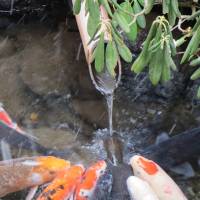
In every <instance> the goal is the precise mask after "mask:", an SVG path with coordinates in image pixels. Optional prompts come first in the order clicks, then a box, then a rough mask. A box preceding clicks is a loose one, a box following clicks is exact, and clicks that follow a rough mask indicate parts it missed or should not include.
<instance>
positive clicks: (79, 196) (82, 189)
mask: <svg viewBox="0 0 200 200" xmlns="http://www.w3.org/2000/svg"><path fill="white" fill-rule="evenodd" d="M106 167H107V164H106V162H105V161H104V160H101V161H98V162H97V163H95V164H93V165H92V166H90V167H89V168H88V169H87V170H86V172H85V174H84V176H83V180H82V182H81V183H80V184H79V185H78V186H77V189H76V193H75V199H76V200H89V199H90V198H91V197H92V195H93V192H94V189H95V187H96V184H97V181H98V180H99V178H100V176H101V175H103V174H104V172H105V170H106Z"/></svg>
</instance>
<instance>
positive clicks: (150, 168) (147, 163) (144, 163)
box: [138, 157, 158, 175]
mask: <svg viewBox="0 0 200 200" xmlns="http://www.w3.org/2000/svg"><path fill="white" fill-rule="evenodd" d="M138 162H139V163H140V164H141V167H142V168H143V169H144V170H145V171H146V172H147V173H148V174H149V175H153V174H155V173H156V172H157V171H158V168H157V166H156V164H155V163H154V162H153V161H151V160H147V159H144V158H142V157H140V158H139V159H138Z"/></svg>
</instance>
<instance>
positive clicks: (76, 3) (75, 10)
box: [73, 0, 81, 15]
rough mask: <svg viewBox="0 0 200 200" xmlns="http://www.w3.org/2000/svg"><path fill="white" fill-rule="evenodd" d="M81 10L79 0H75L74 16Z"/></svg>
mask: <svg viewBox="0 0 200 200" xmlns="http://www.w3.org/2000/svg"><path fill="white" fill-rule="evenodd" d="M80 10H81V0H75V2H74V6H73V11H74V14H75V15H78V14H79V12H80Z"/></svg>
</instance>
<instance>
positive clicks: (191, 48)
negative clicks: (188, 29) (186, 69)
mask: <svg viewBox="0 0 200 200" xmlns="http://www.w3.org/2000/svg"><path fill="white" fill-rule="evenodd" d="M199 42H200V26H199V27H198V29H197V30H196V31H195V32H194V35H193V36H192V39H191V40H190V42H189V44H188V46H187V48H186V51H185V53H184V54H183V57H182V59H181V64H182V63H184V62H185V61H187V60H188V58H189V57H190V56H191V55H192V54H193V53H194V52H195V51H196V50H197V48H198V46H199Z"/></svg>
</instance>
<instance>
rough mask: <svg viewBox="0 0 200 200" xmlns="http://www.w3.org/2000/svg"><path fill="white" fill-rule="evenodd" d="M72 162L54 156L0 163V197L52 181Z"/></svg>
mask: <svg viewBox="0 0 200 200" xmlns="http://www.w3.org/2000/svg"><path fill="white" fill-rule="evenodd" d="M69 167H70V162H69V161H66V160H63V159H59V158H56V157H53V156H39V157H27V158H19V159H13V160H5V161H1V162H0V174H1V178H0V188H1V189H0V197H3V196H5V195H6V194H9V193H12V192H16V191H20V190H23V189H25V188H28V187H32V186H36V185H41V184H44V183H46V182H49V181H52V180H53V179H54V178H55V177H56V175H57V173H58V172H59V171H61V170H63V169H66V168H69Z"/></svg>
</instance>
